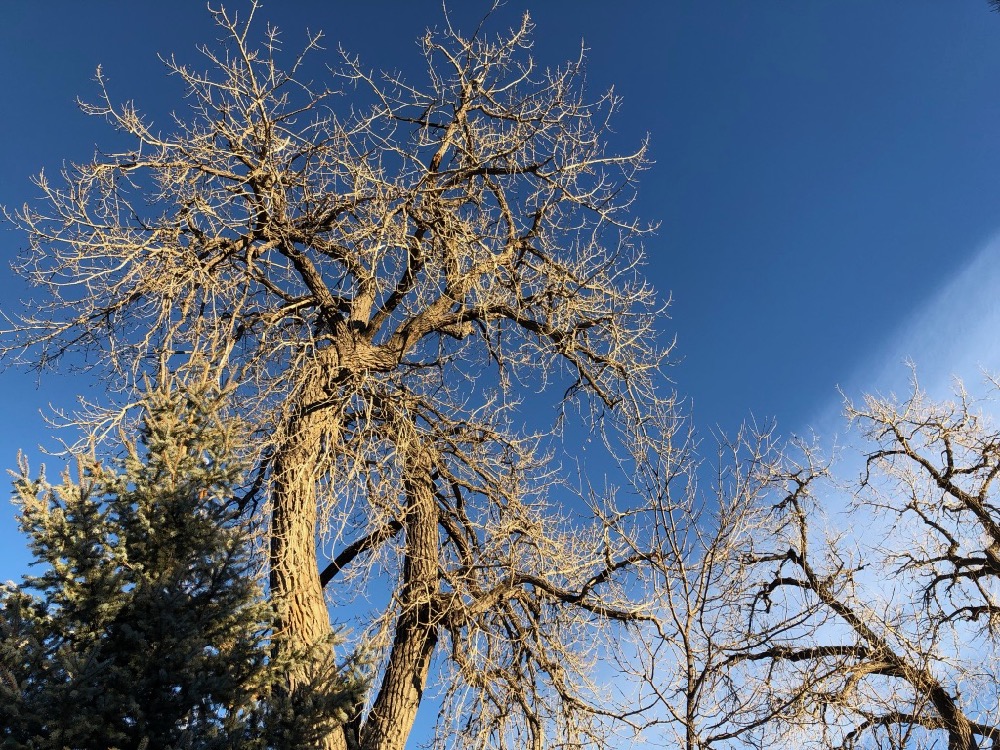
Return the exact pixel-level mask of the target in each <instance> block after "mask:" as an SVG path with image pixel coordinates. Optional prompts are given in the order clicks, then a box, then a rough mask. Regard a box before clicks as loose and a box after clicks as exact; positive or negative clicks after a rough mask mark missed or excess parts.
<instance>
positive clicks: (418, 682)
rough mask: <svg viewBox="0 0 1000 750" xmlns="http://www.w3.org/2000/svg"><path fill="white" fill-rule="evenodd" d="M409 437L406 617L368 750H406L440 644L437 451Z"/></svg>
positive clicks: (370, 723) (366, 740) (366, 737)
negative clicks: (436, 610)
mask: <svg viewBox="0 0 1000 750" xmlns="http://www.w3.org/2000/svg"><path fill="white" fill-rule="evenodd" d="M407 432H408V433H409V434H408V435H407V436H406V438H405V439H404V440H401V441H400V442H401V443H402V445H400V446H397V449H398V450H399V451H400V454H401V458H402V460H403V464H404V466H403V471H404V480H403V489H404V492H405V493H406V500H407V513H406V519H405V522H404V529H405V532H406V558H405V560H404V562H403V586H402V590H401V592H400V614H399V618H398V620H397V621H396V632H395V637H394V639H393V644H392V649H391V651H390V653H389V661H388V664H387V665H386V669H385V673H384V675H383V678H382V685H381V687H380V689H379V693H378V697H377V698H376V699H375V703H374V704H373V706H372V709H371V712H370V713H369V715H368V718H367V720H366V722H365V725H364V728H363V729H362V732H361V749H362V750H403V748H404V747H405V745H406V740H407V738H408V737H409V735H410V731H411V730H412V729H413V722H414V720H415V719H416V716H417V709H418V708H419V706H420V701H421V699H422V698H423V692H424V687H425V686H426V684H427V672H428V669H429V667H430V662H431V656H432V655H433V653H434V648H435V646H436V645H437V639H438V629H437V625H436V624H435V617H434V608H433V604H434V598H435V595H436V594H437V590H438V531H437V507H436V505H435V500H434V487H433V480H432V479H431V475H432V470H433V455H432V451H431V450H430V449H428V448H427V447H426V446H424V445H421V444H420V442H419V439H418V438H417V437H415V435H414V434H413V433H414V431H413V430H412V427H411V428H410V430H408V431H407Z"/></svg>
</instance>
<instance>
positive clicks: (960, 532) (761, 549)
mask: <svg viewBox="0 0 1000 750" xmlns="http://www.w3.org/2000/svg"><path fill="white" fill-rule="evenodd" d="M989 403H990V402H973V401H971V400H970V399H969V398H968V397H967V396H966V394H965V392H964V391H962V390H961V389H959V390H958V392H957V398H956V400H955V401H953V402H947V403H934V402H931V401H929V400H928V399H927V398H926V396H925V395H924V394H922V393H921V392H920V391H919V389H917V388H916V387H915V389H914V392H913V394H912V395H911V396H910V397H909V398H908V399H907V400H905V401H903V402H899V401H896V400H895V399H893V398H876V397H867V398H866V399H865V400H864V403H863V404H862V405H861V406H853V405H851V406H849V407H848V414H849V416H850V417H851V418H852V419H853V420H854V421H855V422H856V423H857V424H858V425H859V426H860V428H861V431H862V433H863V435H864V436H865V437H866V438H867V439H868V440H870V441H871V444H872V446H873V447H872V448H871V450H870V452H869V453H868V456H867V462H866V466H867V469H866V471H865V474H864V476H863V477H862V479H861V481H860V483H859V484H858V485H857V486H856V488H855V489H854V490H853V504H852V505H851V507H850V510H849V511H848V515H847V516H846V519H847V521H848V523H849V524H850V526H851V529H852V531H850V532H847V531H845V532H843V533H841V534H840V535H833V536H831V535H830V534H829V533H828V532H826V531H825V530H823V529H822V528H817V527H822V526H823V525H824V523H825V522H824V516H823V514H822V513H821V512H820V510H819V505H818V502H819V501H818V500H817V498H822V497H823V495H824V493H827V492H830V491H831V487H829V486H825V487H824V489H822V490H818V489H817V488H818V487H819V486H822V485H823V483H824V478H825V475H826V470H825V468H823V467H821V466H818V465H817V464H816V462H815V461H814V460H813V459H812V458H811V456H810V455H809V452H808V451H807V452H806V459H807V460H806V461H804V462H802V464H801V465H799V466H793V467H791V468H789V469H787V470H786V472H785V476H784V478H783V479H782V480H781V483H782V484H783V485H784V498H783V499H782V500H781V501H780V502H779V503H778V504H777V505H776V508H775V512H776V514H777V516H776V520H777V522H778V524H779V525H778V527H777V529H776V531H775V533H774V535H772V536H771V537H770V538H769V539H767V538H764V539H762V540H761V541H759V542H758V544H757V545H756V547H757V548H756V549H755V550H754V553H753V554H752V556H751V558H750V561H751V563H752V564H753V565H755V566H756V567H758V568H759V570H760V573H759V575H760V576H761V578H760V585H759V589H758V594H757V597H756V602H755V605H754V606H753V607H752V608H751V610H750V613H751V619H750V627H749V632H750V633H765V634H767V633H769V635H768V636H767V643H766V644H762V645H761V646H758V647H751V648H748V649H746V650H745V652H744V653H742V654H739V655H737V656H735V657H734V660H733V661H734V663H746V662H753V663H758V664H760V665H763V667H764V674H765V676H766V681H767V683H768V685H769V689H770V690H771V692H772V698H771V700H772V702H775V703H783V704H785V705H786V706H787V710H785V711H783V712H782V713H780V714H778V715H776V719H777V723H778V724H780V725H783V726H784V728H785V730H787V731H792V732H793V734H792V735H791V737H792V738H793V740H792V742H793V744H794V746H817V747H823V748H827V747H837V748H855V747H888V748H900V750H901V749H902V748H920V747H941V746H944V745H947V747H948V748H949V750H973V749H975V748H983V747H989V748H995V747H1000V709H998V700H997V699H998V696H1000V691H998V690H997V685H998V684H1000V640H998V628H997V624H998V623H1000V600H998V595H1000V556H998V550H1000V504H998V496H997V487H996V477H997V474H998V473H1000V432H998V430H997V428H996V426H995V425H994V424H993V423H992V421H991V420H990V419H989V418H988V416H986V415H985V413H984V409H986V408H988V406H989ZM834 496H835V495H834Z"/></svg>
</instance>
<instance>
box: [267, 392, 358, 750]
mask: <svg viewBox="0 0 1000 750" xmlns="http://www.w3.org/2000/svg"><path fill="white" fill-rule="evenodd" d="M322 382H323V379H322V378H319V377H316V378H313V379H312V381H311V382H310V384H309V386H307V388H306V389H305V390H304V392H303V393H302V396H301V399H300V403H299V408H298V409H297V411H296V413H295V414H294V416H293V417H292V418H291V420H290V421H289V423H288V426H287V428H286V434H285V435H284V440H283V441H282V442H281V444H280V446H279V448H278V450H277V451H276V454H275V457H274V464H273V477H274V490H273V493H274V494H273V498H272V499H273V503H272V513H271V534H270V544H271V547H270V566H271V570H270V574H271V576H270V583H271V600H272V603H273V605H274V607H275V612H276V633H275V635H276V648H278V649H279V650H280V649H284V650H286V652H288V653H296V652H308V651H310V650H311V649H314V648H332V646H325V645H319V644H323V642H324V641H326V640H328V639H329V638H330V637H331V636H332V633H333V629H332V627H331V625H330V615H329V612H328V611H327V607H326V601H325V599H324V597H323V587H322V585H321V584H320V576H319V567H318V565H317V556H316V553H317V550H316V521H317V496H316V488H317V479H318V477H317V467H318V465H319V462H320V450H321V446H322V444H323V441H324V439H330V437H331V432H333V433H335V432H336V431H337V425H336V424H331V418H330V414H329V409H328V408H327V409H324V408H322V407H321V404H322V403H323V401H324V400H325V399H326V398H327V394H326V393H325V389H324V388H323V387H322ZM330 658H333V655H332V653H331V654H330ZM327 666H328V662H327V661H326V660H325V659H316V658H314V659H307V660H304V661H303V662H302V663H301V666H298V667H297V668H295V669H293V670H292V671H291V672H290V673H289V675H288V685H287V688H288V689H289V690H290V691H291V690H295V688H296V687H300V686H305V685H313V689H316V688H319V689H322V686H321V685H316V684H315V682H316V680H317V678H318V677H319V675H321V674H322V673H323V672H327V670H326V669H325V668H326V667H327ZM327 674H328V672H327ZM307 689H308V688H307ZM319 747H320V748H322V750H346V747H347V743H346V739H345V736H344V733H343V731H342V730H341V729H339V728H338V729H336V730H334V731H332V732H330V733H328V735H327V736H326V737H325V738H324V740H323V741H322V742H321V744H320V745H319Z"/></svg>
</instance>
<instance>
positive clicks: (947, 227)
mask: <svg viewBox="0 0 1000 750" xmlns="http://www.w3.org/2000/svg"><path fill="white" fill-rule="evenodd" d="M243 5H245V4H243V3H240V2H235V1H231V2H228V3H227V6H228V7H230V8H239V7H241V6H243ZM452 5H454V6H456V8H455V9H454V10H453V15H452V19H453V23H455V24H456V25H457V26H459V27H461V28H465V29H469V28H471V27H472V26H473V25H474V24H475V22H476V21H478V19H479V17H481V15H482V14H483V12H485V10H486V9H487V3H485V2H479V1H478V0H475V1H468V0H467V1H465V2H461V3H460V2H457V1H456V2H453V3H452ZM525 9H530V11H531V14H532V16H533V18H534V20H535V21H536V23H537V29H536V34H535V54H536V57H537V58H538V59H539V60H540V61H541V62H543V63H546V64H557V63H559V62H561V61H562V60H565V59H567V58H570V57H573V56H575V55H576V53H577V51H578V49H579V46H580V44H581V42H583V43H584V44H585V45H586V47H587V48H588V50H589V52H588V55H587V57H588V60H589V63H588V85H589V88H590V90H591V92H592V93H593V94H594V96H597V95H598V94H600V93H601V92H602V91H603V90H605V89H607V88H608V87H609V86H611V85H614V86H615V90H616V92H617V93H618V94H619V95H621V96H622V97H623V104H622V107H621V111H620V112H619V114H618V117H617V118H616V119H615V121H614V126H615V130H616V133H615V139H616V140H615V144H614V145H615V146H617V147H618V148H619V149H620V150H626V149H628V148H630V147H633V146H635V145H636V144H637V143H638V142H639V140H640V139H641V138H642V137H643V136H644V135H645V134H647V133H648V134H649V136H650V139H651V156H652V158H653V159H654V160H655V161H656V164H655V165H654V167H653V169H652V170H651V171H649V172H648V173H646V174H645V175H644V176H643V178H642V183H641V188H640V200H639V202H638V205H637V212H638V213H639V215H641V216H642V217H643V218H645V219H648V220H650V221H656V222H660V223H661V226H660V229H659V232H658V233H657V235H656V236H654V237H652V238H650V239H649V241H648V242H647V251H648V255H649V265H648V268H647V272H648V275H649V277H650V279H651V280H652V281H653V282H654V284H655V285H656V286H657V287H658V288H659V290H660V291H661V292H662V293H663V294H664V296H666V295H667V294H672V296H673V306H672V318H671V320H670V321H669V323H668V325H669V330H668V331H667V332H666V333H668V334H670V335H674V334H676V336H677V342H678V344H677V350H676V351H677V354H678V357H679V358H681V359H682V361H681V362H680V364H679V365H678V366H677V367H676V368H675V370H674V372H673V377H674V381H675V383H676V385H677V388H678V389H679V391H680V392H681V393H682V394H684V395H686V396H688V397H690V398H691V399H692V400H693V403H694V411H695V418H696V420H697V423H698V424H699V425H700V427H701V429H702V430H703V431H707V430H709V429H714V428H716V427H717V426H719V427H721V428H723V429H727V430H731V429H733V428H734V427H735V426H736V425H737V424H738V423H739V422H740V421H741V420H743V419H745V418H746V417H748V416H749V415H751V414H752V415H755V416H756V417H758V418H770V417H774V418H776V419H777V420H778V423H779V426H781V427H783V428H785V429H786V430H802V429H805V428H806V427H808V426H809V425H810V424H820V425H822V426H824V427H825V425H826V424H827V423H828V422H829V421H830V419H829V416H830V414H831V413H832V412H833V411H835V410H836V406H837V404H838V403H839V396H838V394H837V390H836V388H837V386H838V385H840V386H842V387H844V388H845V389H847V390H848V391H850V392H857V391H859V390H863V389H868V388H873V387H882V388H890V387H897V385H896V384H898V383H901V382H905V378H906V371H905V369H904V368H903V367H902V366H901V364H900V362H901V360H902V359H903V358H904V357H913V358H914V359H916V360H917V362H918V365H920V366H921V367H925V366H926V367H927V368H928V371H929V372H930V373H932V375H931V376H930V377H931V378H932V379H935V382H945V381H946V380H947V377H948V374H949V372H951V371H952V370H953V369H957V370H962V371H963V372H964V373H965V374H966V375H968V374H970V372H971V374H972V375H974V374H975V373H974V371H975V369H976V368H977V367H980V366H983V367H987V368H992V369H1000V346H998V344H997V335H998V333H997V332H998V330H1000V312H998V307H1000V306H998V305H997V304H996V302H995V299H996V293H997V289H998V284H1000V243H998V242H996V241H994V238H995V237H996V236H997V233H998V232H1000V15H997V14H994V13H991V12H990V10H989V6H988V4H987V2H986V0H948V1H947V2H942V0H891V1H890V0H825V1H823V0H812V1H810V2H794V3H793V2H787V1H784V0H754V1H753V2H746V1H745V0H729V1H726V2H724V1H722V0H687V1H686V2H669V1H667V0H658V1H657V2H652V1H650V0H645V1H642V2H639V1H637V0H616V1H615V2H607V1H606V0H605V1H602V2H597V1H596V0H595V1H590V0H572V1H571V0H535V1H534V2H528V1H527V0H511V1H510V2H508V3H507V4H506V5H504V6H503V7H502V8H501V9H500V10H499V11H497V12H496V14H495V15H494V18H493V19H492V20H491V22H490V23H491V24H492V25H493V28H495V29H496V28H506V27H507V26H509V25H511V24H513V23H515V22H516V19H517V18H518V17H519V16H520V15H521V13H523V12H524V10H525ZM442 17H443V16H442V11H441V5H440V3H439V2H437V0H427V1H424V0H409V1H407V2H404V1H403V0H398V1H396V2H390V1H388V0H382V1H379V0H368V2H363V3H362V2H343V1H342V0H327V1H326V2H319V1H318V0H317V1H316V2H296V3H292V2H286V3H279V2H278V1H277V0H271V2H266V1H265V4H264V7H263V9H262V11H261V18H262V19H269V20H271V21H273V22H274V23H275V24H276V25H277V26H279V28H281V29H282V30H283V31H284V39H285V42H286V48H287V49H289V50H295V49H297V48H298V46H299V42H300V40H302V39H303V36H304V30H305V29H306V28H309V29H312V30H317V29H322V30H324V31H325V32H326V34H327V47H328V49H330V50H334V49H335V48H336V45H337V44H338V43H339V44H341V45H343V46H344V47H345V48H346V49H348V50H350V51H353V52H356V53H357V54H359V55H360V56H361V58H362V60H363V61H364V62H365V64H366V65H368V66H370V67H372V68H383V69H385V68H387V69H393V70H403V71H407V70H411V69H414V68H415V66H417V67H418V66H420V64H421V62H422V59H421V57H420V55H419V51H418V49H417V47H416V45H415V44H414V40H415V39H416V38H417V37H418V36H419V35H420V33H421V32H422V30H423V29H424V28H425V27H426V26H428V25H437V24H440V23H441V21H442ZM0 21H2V23H0V90H2V91H3V96H4V110H5V111H4V115H3V116H2V117H0V204H4V205H8V206H17V205H20V204H21V203H23V202H24V201H26V200H30V199H31V198H32V197H33V196H34V195H35V191H34V189H33V187H32V186H31V184H30V182H29V179H28V178H29V176H30V175H32V174H34V173H36V172H38V170H39V169H40V168H42V167H45V168H46V169H47V170H49V171H50V172H52V171H54V170H57V169H58V167H59V165H60V164H61V163H62V162H63V161H64V160H70V161H72V160H77V161H79V160H85V159H87V158H89V156H90V155H91V154H92V152H93V150H94V148H95V146H99V145H100V144H106V145H107V144H111V143H113V136H112V134H111V133H110V132H109V130H108V128H107V126H106V125H104V124H103V123H102V122H100V121H97V120H95V119H94V118H87V117H85V116H84V115H82V114H80V113H79V111H78V110H77V108H76V105H75V103H74V102H75V97H77V96H80V97H82V98H84V99H86V98H88V97H91V98H92V97H93V96H94V94H95V92H96V89H95V87H94V85H93V83H92V77H93V74H94V71H95V68H96V67H97V65H98V64H101V65H102V66H103V68H104V72H105V74H106V76H107V78H108V80H109V82H110V90H111V93H112V96H113V97H115V98H118V99H121V100H124V99H135V100H136V101H137V102H138V103H139V105H140V108H141V109H143V110H145V111H146V112H148V113H150V115H151V116H152V118H153V119H154V121H156V122H160V123H162V124H163V126H164V127H167V126H168V123H167V115H168V113H169V112H170V110H172V109H175V108H176V109H178V110H182V109H183V102H182V101H181V99H180V93H181V92H180V91H179V89H178V85H177V81H176V80H174V79H170V78H167V77H166V76H165V75H164V69H163V66H162V64H161V63H160V62H159V61H158V59H157V54H158V53H159V54H169V53H171V52H173V53H176V54H177V56H178V57H179V59H181V60H184V61H191V62H194V63H197V62H198V61H199V56H198V53H197V52H196V50H195V45H196V43H198V42H204V41H207V42H211V41H212V40H214V39H215V38H216V37H217V33H216V31H215V30H214V28H213V27H212V26H211V23H210V19H209V16H208V13H207V12H206V11H205V7H204V4H203V3H201V2H196V1H188V0H178V1H176V2H173V3H155V4H154V3H147V2H135V3H126V2H110V1H108V0H89V1H88V2H86V3H83V2H76V1H73V2H71V1H70V0H50V1H49V2H37V3H35V2H28V1H27V0H7V1H6V2H4V3H3V6H2V10H0ZM331 57H332V55H331ZM320 62H322V58H317V63H320ZM3 228H4V229H5V230H7V231H0V255H2V256H3V257H4V259H7V258H13V257H14V256H15V255H16V254H17V252H18V251H19V250H20V249H21V248H22V247H23V245H24V239H23V237H21V236H20V235H18V234H17V233H16V232H14V231H10V227H9V226H5V227H3ZM0 294H2V297H0V299H5V300H12V299H17V298H19V297H23V296H24V294H25V290H24V287H23V286H22V285H21V283H20V282H19V281H18V280H16V279H13V278H11V277H10V276H9V275H6V274H4V275H0ZM952 364H954V367H952ZM0 387H2V391H0V392H2V394H3V396H2V400H0V420H2V423H3V424H4V425H5V427H6V429H4V430H3V431H2V434H0V465H2V464H5V465H11V466H12V465H13V464H14V457H15V453H16V450H17V448H18V447H23V448H26V449H29V450H31V452H32V453H33V454H35V455H37V453H35V451H34V448H35V446H37V445H38V444H43V445H49V446H52V445H54V444H55V437H54V436H53V435H52V434H51V433H47V432H46V431H45V429H44V425H43V420H42V416H41V415H40V413H39V410H44V409H45V407H46V404H47V403H50V402H51V403H54V404H57V405H58V404H67V405H68V404H71V403H72V398H73V395H74V394H77V393H82V394H83V395H86V396H90V397H98V396H99V394H100V390H99V387H100V386H99V384H95V383H92V382H88V381H86V380H81V379H71V378H67V377H59V376H53V377H48V376H47V377H45V378H44V379H43V380H42V381H41V383H40V384H39V383H36V381H35V379H34V377H33V376H31V375H24V374H22V373H18V372H15V371H7V372H3V373H2V374H0ZM0 543H2V547H0V580H2V579H7V578H16V577H18V575H19V574H20V572H21V570H22V567H23V564H24V560H25V555H24V553H23V544H22V543H21V542H20V540H19V539H18V537H17V536H16V534H15V532H14V529H13V509H12V508H10V507H9V506H8V507H7V508H6V509H3V507H2V506H0Z"/></svg>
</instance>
